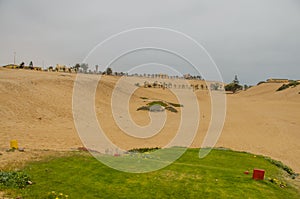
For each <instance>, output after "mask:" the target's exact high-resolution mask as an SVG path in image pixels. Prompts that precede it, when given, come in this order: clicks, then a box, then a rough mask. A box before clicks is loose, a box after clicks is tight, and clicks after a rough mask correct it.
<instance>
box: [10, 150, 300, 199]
mask: <svg viewBox="0 0 300 199" xmlns="http://www.w3.org/2000/svg"><path fill="white" fill-rule="evenodd" d="M164 150H165V149H164ZM168 150H170V149H168ZM198 155H199V149H188V150H187V151H186V153H185V154H184V155H183V156H182V157H181V158H179V159H178V160H177V161H175V162H174V163H173V164H171V165H169V166H167V167H166V168H164V169H161V170H158V171H154V172H150V173H144V174H132V173H124V172H120V171H117V170H114V169H111V168H109V167H107V166H105V165H104V164H102V163H100V162H99V161H97V160H96V159H94V158H93V157H92V156H90V155H89V154H88V153H85V152H80V153H77V152H74V154H73V155H69V156H66V157H57V158H55V157H54V158H52V159H48V160H44V161H40V162H34V163H30V164H28V165H27V166H26V167H25V168H24V170H23V172H26V173H28V174H29V175H30V176H31V179H32V181H33V184H32V185H30V186H27V187H26V188H25V189H18V188H15V189H12V190H11V193H13V195H16V196H22V198H47V197H48V195H49V193H51V192H52V191H53V192H55V193H63V194H64V195H68V196H69V198H289V199H292V198H299V193H298V192H297V190H296V189H295V188H294V187H293V186H291V184H289V183H288V181H289V182H290V179H289V180H287V177H286V176H287V173H286V172H285V171H284V170H283V169H282V168H279V167H277V166H276V165H274V164H272V163H271V162H270V161H268V160H266V159H265V158H264V157H262V156H255V155H252V154H249V153H243V152H234V151H231V150H216V149H214V150H212V151H211V153H210V154H209V155H208V156H206V157H205V158H203V159H199V156H198ZM111 158H122V157H111ZM156 161H157V160H156ZM254 168H260V169H264V170H265V171H266V177H265V180H263V181H256V180H253V179H252V178H251V177H252V175H251V174H252V170H253V169H254ZM244 171H250V174H249V175H246V174H244ZM267 179H278V180H280V181H281V182H284V183H286V184H287V186H286V187H284V188H282V187H280V186H279V185H278V184H276V183H273V181H274V180H273V181H270V180H267Z"/></svg>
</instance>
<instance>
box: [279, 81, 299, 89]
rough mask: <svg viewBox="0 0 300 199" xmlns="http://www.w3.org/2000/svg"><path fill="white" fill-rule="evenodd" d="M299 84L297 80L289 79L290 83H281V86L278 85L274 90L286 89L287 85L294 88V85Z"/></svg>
mask: <svg viewBox="0 0 300 199" xmlns="http://www.w3.org/2000/svg"><path fill="white" fill-rule="evenodd" d="M299 84H300V83H299V82H297V81H290V83H288V84H283V85H282V86H280V87H279V88H278V89H277V90H276V91H282V90H285V89H287V88H289V87H292V88H294V87H296V86H297V85H299Z"/></svg>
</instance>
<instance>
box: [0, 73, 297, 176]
mask: <svg viewBox="0 0 300 199" xmlns="http://www.w3.org/2000/svg"><path fill="white" fill-rule="evenodd" d="M86 76H87V77H88V78H91V79H93V78H94V77H95V76H94V75H86ZM75 78H76V75H75V74H69V73H57V72H41V71H28V70H17V69H3V68H0V93H1V95H0V110H1V111H0V118H1V119H0V153H2V154H3V155H0V165H1V166H0V168H1V167H4V166H6V167H7V165H10V164H14V163H15V162H20V161H21V162H22V161H26V160H28V159H29V160H31V159H34V158H36V157H39V155H37V153H38V152H40V153H41V154H43V153H47V151H49V150H50V151H69V150H74V149H77V148H78V147H80V146H83V143H82V142H81V140H80V138H79V135H78V133H77V131H76V128H75V124H74V120H73V114H72V94H73V85H74V80H75ZM148 80H149V79H148ZM117 81H118V77H113V76H104V77H102V78H101V82H100V83H99V85H98V87H97V92H96V101H95V109H96V116H97V119H98V121H99V124H100V125H101V127H102V128H103V130H104V131H105V132H106V135H107V137H109V139H110V140H111V141H112V142H113V143H115V144H116V145H118V146H120V147H122V148H124V149H129V148H136V147H155V146H159V147H163V146H165V145H166V144H167V143H169V142H170V141H171V140H172V138H173V137H174V136H175V135H176V132H177V129H178V126H179V123H180V113H181V111H180V109H179V113H171V112H167V122H166V124H165V126H164V128H163V129H162V131H161V132H160V133H159V134H157V135H155V136H153V137H151V138H150V139H138V138H133V137H132V136H129V135H127V134H124V133H123V132H122V130H121V129H120V128H119V127H118V125H117V124H116V123H115V122H114V119H113V116H112V113H111V107H110V104H111V96H112V91H113V88H114V85H115V83H116V82H117ZM130 81H131V82H132V84H134V83H136V82H141V83H142V82H143V81H144V79H141V78H132V79H130ZM165 81H167V80H165ZM280 86H281V84H280V83H279V84H278V83H268V84H261V85H259V86H255V87H253V88H250V89H249V90H247V91H242V92H240V93H238V94H228V95H227V116H226V120H225V124H224V128H223V131H222V134H221V136H220V138H219V140H218V142H217V145H216V147H226V148H231V149H234V150H239V151H247V152H251V153H255V154H263V155H266V156H270V157H272V158H274V159H277V160H280V161H282V162H283V163H285V164H287V165H288V166H290V167H291V168H292V169H294V170H295V171H296V172H300V142H299V141H300V117H299V115H300V94H298V93H299V92H300V86H298V87H296V88H289V89H286V90H284V91H281V92H276V89H277V88H279V87H280ZM195 94H196V96H197V99H198V102H199V106H200V108H201V113H200V118H201V121H200V125H199V128H198V129H197V135H196V138H195V140H194V142H193V144H192V145H191V147H200V146H201V143H202V141H203V138H204V136H205V134H206V131H207V128H208V124H209V122H210V112H211V109H210V96H209V92H208V91H202V90H200V91H196V92H195ZM141 97H145V98H148V100H154V99H160V100H164V101H169V102H175V103H176V102H178V99H177V98H176V96H175V95H174V94H172V93H171V92H170V91H169V90H168V89H165V90H164V89H158V88H138V89H137V90H136V91H135V92H134V94H133V95H132V97H131V98H130V105H129V112H130V114H131V117H132V119H133V120H134V121H135V122H136V123H137V124H139V125H147V124H148V123H149V121H150V119H149V114H148V112H145V111H136V109H137V108H138V107H140V106H143V105H145V104H146V103H147V102H148V101H147V100H145V99H141ZM120 100H122V99H120ZM120 108H122V107H120ZM191 121H192V120H191ZM192 125H193V124H191V126H192ZM12 139H16V140H18V142H19V146H20V147H22V148H25V152H24V153H21V152H9V153H8V152H5V150H6V149H8V148H9V142H10V140H12Z"/></svg>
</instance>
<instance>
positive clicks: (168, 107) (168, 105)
mask: <svg viewBox="0 0 300 199" xmlns="http://www.w3.org/2000/svg"><path fill="white" fill-rule="evenodd" d="M141 99H147V98H144V97H141ZM153 105H160V106H162V107H164V108H165V109H166V110H168V111H171V112H173V113H177V112H178V110H177V109H176V108H178V107H183V105H182V104H176V103H171V102H165V101H152V102H149V103H148V104H147V106H141V107H139V108H138V109H137V111H140V110H144V111H149V110H150V107H151V106H153ZM174 107H176V108H174Z"/></svg>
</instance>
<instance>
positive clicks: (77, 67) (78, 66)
mask: <svg viewBox="0 0 300 199" xmlns="http://www.w3.org/2000/svg"><path fill="white" fill-rule="evenodd" d="M74 68H75V71H76V72H77V71H79V68H80V64H78V63H77V64H75V66H74Z"/></svg>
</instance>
